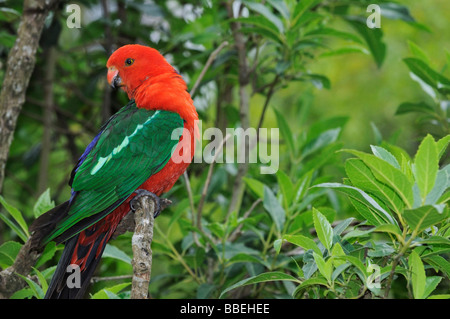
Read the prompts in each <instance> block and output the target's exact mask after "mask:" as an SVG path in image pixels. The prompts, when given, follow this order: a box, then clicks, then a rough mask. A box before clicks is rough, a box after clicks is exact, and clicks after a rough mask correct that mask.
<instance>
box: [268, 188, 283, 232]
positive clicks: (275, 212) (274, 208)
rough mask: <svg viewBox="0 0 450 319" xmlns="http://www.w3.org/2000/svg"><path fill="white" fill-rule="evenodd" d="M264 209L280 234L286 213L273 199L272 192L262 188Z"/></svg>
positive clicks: (275, 199)
mask: <svg viewBox="0 0 450 319" xmlns="http://www.w3.org/2000/svg"><path fill="white" fill-rule="evenodd" d="M263 205H264V208H265V209H266V210H267V212H268V213H269V214H270V216H271V217H272V220H273V221H274V223H275V227H276V229H277V230H278V231H279V232H281V230H282V229H283V226H284V222H285V220H286V212H285V211H284V209H283V207H281V205H280V203H279V202H278V199H277V198H276V197H275V195H274V194H273V192H272V191H271V190H270V188H268V187H267V186H264V200H263Z"/></svg>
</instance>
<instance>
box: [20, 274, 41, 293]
mask: <svg viewBox="0 0 450 319" xmlns="http://www.w3.org/2000/svg"><path fill="white" fill-rule="evenodd" d="M16 275H17V276H19V277H20V278H22V279H23V280H25V281H26V282H27V284H28V286H29V287H30V288H31V291H32V292H33V296H35V297H36V298H38V299H44V295H45V294H44V291H43V290H42V288H41V287H40V286H39V285H38V284H37V283H35V282H34V281H33V280H31V279H30V278H28V277H26V276H23V275H21V274H18V273H16Z"/></svg>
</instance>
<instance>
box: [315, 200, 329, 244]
mask: <svg viewBox="0 0 450 319" xmlns="http://www.w3.org/2000/svg"><path fill="white" fill-rule="evenodd" d="M313 221H314V228H315V229H316V232H317V237H319V240H320V242H321V243H322V244H323V245H324V246H325V248H326V249H327V250H328V251H330V249H331V246H332V245H333V228H332V227H331V224H330V222H329V221H328V220H327V218H326V217H325V216H323V215H322V213H321V212H319V211H318V210H317V209H315V208H313Z"/></svg>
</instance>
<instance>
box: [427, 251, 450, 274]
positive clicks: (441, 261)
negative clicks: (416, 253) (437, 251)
mask: <svg viewBox="0 0 450 319" xmlns="http://www.w3.org/2000/svg"><path fill="white" fill-rule="evenodd" d="M424 260H425V261H426V262H427V263H428V264H430V265H431V266H433V267H434V268H438V269H439V270H440V271H442V272H443V273H444V274H445V276H447V278H450V262H449V261H448V260H446V259H445V258H443V257H441V256H439V255H433V256H429V257H426V258H424Z"/></svg>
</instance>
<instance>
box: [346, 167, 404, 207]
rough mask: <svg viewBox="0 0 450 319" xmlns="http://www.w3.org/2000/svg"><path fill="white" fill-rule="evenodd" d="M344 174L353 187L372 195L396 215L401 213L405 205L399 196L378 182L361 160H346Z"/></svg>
mask: <svg viewBox="0 0 450 319" xmlns="http://www.w3.org/2000/svg"><path fill="white" fill-rule="evenodd" d="M345 172H346V173H347V176H348V177H349V178H350V181H351V182H352V184H353V185H354V186H355V187H358V188H360V189H363V190H365V191H368V192H371V193H373V194H374V195H376V196H377V197H378V198H380V199H381V200H382V201H383V202H384V203H386V204H387V205H388V206H389V207H390V208H391V209H392V210H394V211H395V212H396V213H397V214H400V213H401V212H402V211H403V208H404V206H405V205H404V204H403V201H402V199H401V198H400V196H398V195H397V193H395V192H394V191H393V190H392V189H391V188H390V187H388V186H386V185H385V184H383V183H381V182H379V181H378V180H377V179H376V178H375V176H374V175H373V173H372V171H371V170H370V169H369V167H368V166H367V165H366V164H365V163H364V162H363V161H362V160H360V159H357V158H350V159H348V160H347V161H346V162H345Z"/></svg>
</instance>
